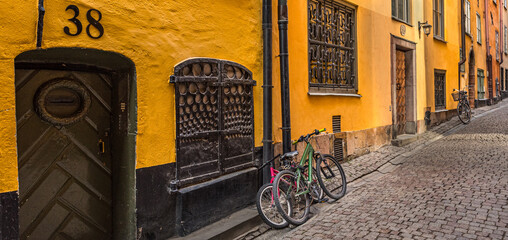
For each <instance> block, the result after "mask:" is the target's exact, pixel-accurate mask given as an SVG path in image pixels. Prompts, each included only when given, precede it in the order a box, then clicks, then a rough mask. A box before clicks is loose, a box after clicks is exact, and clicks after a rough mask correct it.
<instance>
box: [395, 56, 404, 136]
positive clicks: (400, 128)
mask: <svg viewBox="0 0 508 240" xmlns="http://www.w3.org/2000/svg"><path fill="white" fill-rule="evenodd" d="M396 54H397V56H396V74H397V75H396V85H395V87H396V92H397V93H396V94H397V110H396V111H397V135H400V134H404V133H405V130H406V54H405V53H404V52H403V51H399V50H397V53H396Z"/></svg>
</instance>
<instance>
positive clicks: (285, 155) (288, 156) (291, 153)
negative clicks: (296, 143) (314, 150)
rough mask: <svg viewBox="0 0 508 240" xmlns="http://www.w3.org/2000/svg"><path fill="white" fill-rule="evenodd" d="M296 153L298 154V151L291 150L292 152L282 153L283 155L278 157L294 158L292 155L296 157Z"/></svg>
mask: <svg viewBox="0 0 508 240" xmlns="http://www.w3.org/2000/svg"><path fill="white" fill-rule="evenodd" d="M296 155H298V151H292V152H287V153H284V155H282V157H280V158H281V159H286V158H294V157H296Z"/></svg>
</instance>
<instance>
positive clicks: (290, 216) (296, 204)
mask: <svg viewBox="0 0 508 240" xmlns="http://www.w3.org/2000/svg"><path fill="white" fill-rule="evenodd" d="M325 130H326V129H321V130H317V129H316V130H314V132H312V133H310V134H307V135H305V136H301V137H300V138H299V139H298V140H296V141H294V142H293V144H297V143H299V142H305V143H306V146H305V150H304V152H303V155H302V158H301V160H300V163H299V164H298V165H297V166H296V167H293V168H292V169H291V170H284V171H280V172H279V173H278V174H277V176H275V179H274V181H273V184H272V185H273V186H272V189H277V193H278V194H275V195H274V200H275V206H276V207H277V210H279V213H280V214H281V215H282V217H283V218H284V219H285V220H286V221H287V222H289V223H290V224H293V225H301V224H303V223H305V222H306V221H307V219H308V215H309V211H310V205H311V203H312V200H311V197H312V199H317V201H318V202H324V201H325V199H323V198H322V197H319V195H318V194H319V193H318V192H317V189H322V190H323V191H324V192H325V193H326V194H327V195H328V196H329V197H330V198H333V199H335V200H338V199H340V198H341V197H343V196H344V195H345V193H346V175H345V173H344V170H343V169H342V167H341V166H340V164H339V162H338V161H337V160H336V159H335V158H334V157H333V156H331V155H327V154H320V153H319V152H315V151H314V148H313V147H312V144H311V143H310V141H309V140H310V138H311V137H312V136H313V135H318V134H319V133H321V132H324V131H325ZM295 152H296V151H295ZM291 153H293V152H291ZM314 161H315V164H316V170H315V171H316V173H317V174H316V178H317V180H318V181H317V182H318V183H316V182H315V181H313V176H314V175H313V174H312V170H313V169H314V168H313V167H312V165H313V164H314ZM305 171H307V172H308V173H307V174H304V173H305Z"/></svg>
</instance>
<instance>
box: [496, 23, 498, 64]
mask: <svg viewBox="0 0 508 240" xmlns="http://www.w3.org/2000/svg"><path fill="white" fill-rule="evenodd" d="M496 60H497V61H499V32H498V31H497V30H496Z"/></svg>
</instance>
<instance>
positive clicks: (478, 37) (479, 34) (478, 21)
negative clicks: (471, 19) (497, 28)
mask: <svg viewBox="0 0 508 240" xmlns="http://www.w3.org/2000/svg"><path fill="white" fill-rule="evenodd" d="M476 42H477V43H479V44H482V18H481V17H480V14H479V13H476Z"/></svg>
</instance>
